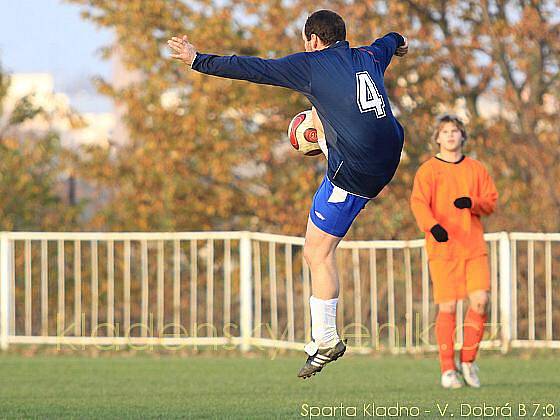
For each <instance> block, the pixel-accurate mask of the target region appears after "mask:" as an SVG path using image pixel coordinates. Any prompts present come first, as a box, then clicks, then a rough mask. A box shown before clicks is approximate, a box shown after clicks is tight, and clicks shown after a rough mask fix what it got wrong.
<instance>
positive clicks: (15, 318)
mask: <svg viewBox="0 0 560 420" xmlns="http://www.w3.org/2000/svg"><path fill="white" fill-rule="evenodd" d="M485 239H486V241H487V244H488V258H489V262H490V267H491V299H490V305H489V318H488V324H489V325H488V328H487V329H486V335H485V340H484V341H483V343H482V347H483V348H491V349H501V350H502V351H504V352H506V351H508V350H509V349H510V348H511V347H545V348H560V287H554V286H558V282H559V277H560V273H559V270H560V269H559V268H558V267H559V266H560V264H559V262H560V244H559V242H560V234H558V233H553V234H544V233H509V234H508V233H506V232H499V233H489V234H486V235H485ZM303 244H304V240H303V238H298V237H291V236H283V235H272V234H265V233H252V232H187V233H93V232H91V233H90V232H83V233H57V232H48V233H46V232H4V233H1V234H0V346H1V348H3V349H6V348H7V347H8V346H9V344H17V343H26V344H57V345H77V346H85V345H98V346H109V347H111V348H120V347H122V346H136V347H143V346H152V345H161V346H171V347H177V346H205V345H213V346H224V347H227V348H231V347H233V346H240V348H241V349H242V350H243V351H246V350H248V349H250V348H251V347H275V348H293V349H300V348H301V346H302V343H304V342H306V341H308V340H309V339H310V337H311V331H310V311H309V296H310V294H311V276H310V272H309V268H308V267H307V264H306V263H305V260H304V258H303ZM337 258H338V266H339V274H340V281H341V285H340V297H339V307H338V323H339V325H338V328H339V331H341V332H342V334H343V335H344V336H346V337H347V338H349V341H350V345H351V350H353V351H358V352H371V351H390V352H395V353H396V352H424V351H433V350H435V349H436V345H435V336H434V331H433V327H434V324H433V319H434V316H435V306H434V304H433V302H432V301H431V298H430V297H431V293H430V281H429V271H428V259H427V255H426V252H425V250H424V240H420V239H419V240H411V241H343V242H341V244H340V247H339V250H338V251H337ZM464 309H465V308H464V306H463V304H459V305H458V309H457V311H458V321H459V323H461V322H462V319H463V311H464ZM461 340H462V329H461V328H458V329H457V341H458V343H460V342H461Z"/></svg>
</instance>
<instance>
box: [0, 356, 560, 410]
mask: <svg viewBox="0 0 560 420" xmlns="http://www.w3.org/2000/svg"><path fill="white" fill-rule="evenodd" d="M301 363H302V356H299V357H296V356H295V355H294V356H282V357H276V358H271V357H269V356H266V355H257V356H253V357H251V358H242V357H240V356H235V357H232V356H231V355H228V357H218V355H216V354H212V353H211V352H210V353H208V354H205V355H199V356H193V357H176V356H166V355H163V356H154V355H143V354H141V355H139V356H138V355H137V356H124V355H121V354H115V355H112V356H110V355H107V354H103V355H102V356H101V357H96V358H92V357H85V356H81V355H60V356H57V355H36V356H33V357H24V356H21V355H16V354H10V353H8V354H5V355H1V356H0V417H1V418H14V417H17V418H22V417H34V418H38V417H40V418H61V417H65V418H147V417H160V418H180V417H182V418H305V417H307V418H309V417H310V415H312V414H319V411H318V410H319V409H318V408H313V407H321V409H322V410H326V411H323V414H326V415H328V414H329V413H330V414H332V415H333V416H334V417H335V418H344V417H345V415H346V414H349V415H351V416H352V415H353V414H356V416H357V417H363V416H364V415H365V417H372V415H374V414H376V412H375V411H373V410H374V408H373V405H371V404H373V403H375V405H376V407H377V408H376V409H377V410H380V409H381V410H383V409H388V407H391V406H392V407H396V404H399V406H400V408H399V410H400V411H399V412H400V413H401V414H405V413H406V411H403V410H405V408H403V407H406V409H408V410H409V414H411V416H410V417H412V415H415V414H416V412H415V411H414V410H416V409H415V408H414V407H418V410H419V416H418V417H421V418H440V417H441V416H440V414H439V410H438V406H437V404H439V406H440V407H441V410H443V409H444V407H445V405H446V404H448V406H447V411H446V413H445V416H444V417H448V418H451V414H453V416H454V417H456V418H457V417H458V418H466V416H461V404H465V405H464V406H463V414H468V413H467V410H469V409H470V410H473V411H471V413H470V414H471V416H468V417H470V418H472V417H473V416H474V415H476V414H477V412H476V411H475V410H477V408H476V407H482V406H483V404H486V405H487V406H492V405H493V406H496V405H498V406H504V405H505V404H506V403H509V404H510V407H512V408H513V410H512V417H517V415H518V414H519V413H518V405H517V404H519V403H524V404H527V406H526V407H527V413H526V417H532V416H533V414H535V416H536V417H540V418H543V417H546V416H547V415H549V414H553V413H554V414H555V415H556V416H559V415H560V358H558V354H557V353H556V354H554V353H549V354H546V353H545V354H541V355H538V356H534V357H532V358H530V359H528V358H527V357H521V356H516V357H513V356H508V357H500V356H498V355H496V354H490V353H487V354H483V355H482V358H481V360H480V366H481V379H482V381H483V384H484V387H483V388H481V389H479V390H474V389H460V390H456V391H449V390H443V389H441V388H440V387H439V385H438V379H439V378H438V367H437V361H436V359H435V357H433V356H429V357H423V358H418V359H414V358H412V357H408V356H399V357H391V356H386V357H376V358H374V357H368V356H351V355H348V356H345V357H344V358H343V359H341V360H340V361H337V362H336V363H334V364H332V365H330V366H329V367H327V368H326V369H325V370H324V371H323V372H322V373H321V374H319V375H317V376H315V377H313V378H311V379H308V380H306V381H302V380H298V379H297V378H296V372H297V370H298V368H299V367H300V364H301ZM306 404H307V405H306ZM340 404H343V406H344V407H345V409H344V411H342V410H341V409H340V408H337V409H336V411H335V410H334V409H332V408H329V407H334V406H337V407H340ZM368 404H370V405H369V406H368ZM533 404H541V405H540V406H539V407H538V410H537V413H534V410H535V409H536V408H537V406H536V405H533ZM547 404H552V405H553V406H554V411H552V408H551V406H550V405H548V407H547ZM364 405H365V407H364ZM352 407H355V411H354V408H352ZM380 407H381V408H380ZM364 408H365V411H364ZM347 410H350V411H347ZM393 410H397V408H393ZM428 411H429V412H428ZM382 413H383V411H377V414H382ZM387 413H388V414H391V412H387ZM522 414H523V413H522ZM401 417H404V416H401ZM377 418H379V417H377ZM393 418H395V417H393Z"/></svg>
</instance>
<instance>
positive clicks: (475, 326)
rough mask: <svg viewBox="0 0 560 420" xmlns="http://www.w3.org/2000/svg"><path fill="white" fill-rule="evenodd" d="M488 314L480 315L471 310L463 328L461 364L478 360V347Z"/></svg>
mask: <svg viewBox="0 0 560 420" xmlns="http://www.w3.org/2000/svg"><path fill="white" fill-rule="evenodd" d="M485 322H486V314H483V315H481V314H479V313H478V312H476V311H473V310H472V308H469V310H468V311H467V316H466V317H465V324H464V326H463V348H462V349H461V362H473V361H474V359H476V353H477V352H478V345H479V344H480V340H482V335H483V334H484V323H485Z"/></svg>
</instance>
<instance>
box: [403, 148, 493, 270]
mask: <svg viewBox="0 0 560 420" xmlns="http://www.w3.org/2000/svg"><path fill="white" fill-rule="evenodd" d="M460 197H469V198H470V199H471V200H472V208H470V209H468V208H467V209H458V208H457V207H455V205H454V204H453V202H454V201H455V200H456V199H457V198H460ZM497 200H498V192H497V191H496V187H495V186H494V182H493V181H492V178H491V177H490V175H489V174H488V172H487V171H486V169H485V168H484V166H483V165H482V164H481V163H480V162H479V161H477V160H474V159H471V158H468V157H463V159H462V160H460V161H459V162H456V163H451V162H446V161H444V160H441V159H439V158H437V157H432V158H431V159H430V160H428V161H427V162H425V163H424V164H422V165H421V166H420V168H419V169H418V171H417V173H416V176H415V178H414V187H413V189H412V195H411V197H410V205H411V208H412V212H413V213H414V217H415V218H416V222H417V223H418V227H419V228H420V229H421V230H422V231H423V232H425V233H426V249H427V252H428V258H430V259H432V260H433V259H453V258H473V257H477V256H480V255H484V254H486V253H487V249H486V243H485V242H484V237H483V234H484V231H483V228H482V223H481V221H480V217H481V216H486V215H489V214H491V213H492V212H494V210H495V209H496V202H497ZM436 224H440V225H441V226H443V228H444V229H445V230H447V233H448V236H449V240H448V241H447V242H437V241H436V240H435V239H434V237H433V236H432V234H431V233H430V229H431V228H432V227H433V226H434V225H436Z"/></svg>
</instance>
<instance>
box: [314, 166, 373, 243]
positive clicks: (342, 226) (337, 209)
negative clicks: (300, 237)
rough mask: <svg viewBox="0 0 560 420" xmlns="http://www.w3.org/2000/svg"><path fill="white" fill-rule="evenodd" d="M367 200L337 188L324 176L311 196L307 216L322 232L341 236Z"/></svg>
mask: <svg viewBox="0 0 560 420" xmlns="http://www.w3.org/2000/svg"><path fill="white" fill-rule="evenodd" d="M368 201H369V199H368V198H365V197H360V196H357V195H354V194H350V193H349V192H346V191H344V190H343V189H342V188H338V187H337V186H335V185H333V183H332V182H331V181H330V180H329V178H327V177H326V176H325V178H324V179H323V182H322V183H321V186H320V187H319V189H318V190H317V192H316V193H315V196H314V197H313V204H312V205H311V211H310V212H309V217H310V218H311V221H312V222H313V224H315V226H317V227H318V228H319V229H321V230H322V231H323V232H326V233H329V234H331V235H333V236H337V237H339V238H343V237H344V235H346V232H348V229H350V225H352V222H353V221H354V219H355V218H356V216H357V215H358V213H359V212H360V211H361V210H362V209H363V208H364V207H365V206H366V204H367V203H368Z"/></svg>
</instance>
